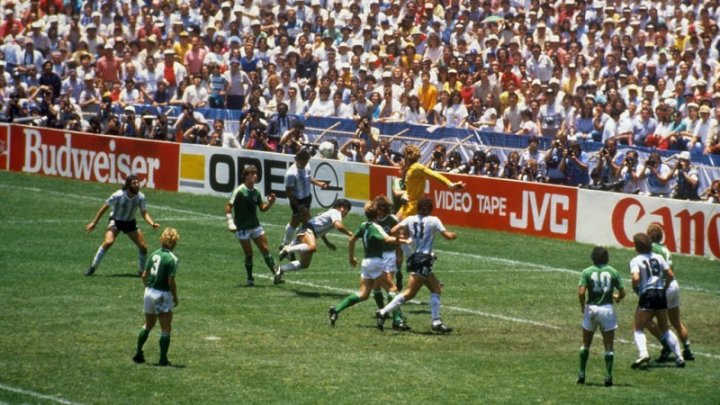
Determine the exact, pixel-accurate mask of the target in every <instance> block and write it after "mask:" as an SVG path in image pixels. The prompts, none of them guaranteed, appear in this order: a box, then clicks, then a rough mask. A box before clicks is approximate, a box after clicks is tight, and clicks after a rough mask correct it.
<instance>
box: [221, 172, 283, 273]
mask: <svg viewBox="0 0 720 405" xmlns="http://www.w3.org/2000/svg"><path fill="white" fill-rule="evenodd" d="M257 181H258V173H257V167H255V166H253V165H247V166H245V169H243V183H242V184H241V185H240V186H238V187H237V188H236V189H235V191H233V193H232V196H230V201H228V202H227V204H225V217H226V218H227V224H228V230H230V232H234V233H235V237H237V238H238V240H239V241H240V246H242V250H243V253H245V271H246V272H247V285H248V287H252V286H253V285H255V279H254V278H253V250H252V244H251V243H250V240H251V239H252V241H253V242H255V245H256V246H257V247H258V249H260V253H262V255H263V259H265V264H266V265H267V266H268V268H269V269H270V272H271V273H272V274H275V271H276V270H277V269H276V267H275V260H274V259H273V257H272V255H271V254H270V249H269V248H268V241H267V237H266V236H265V230H264V229H263V228H262V226H260V220H259V219H258V216H257V209H258V208H260V211H262V212H265V211H267V210H269V209H270V207H272V205H273V204H274V203H275V194H273V193H270V195H268V197H267V199H264V198H263V195H262V193H261V192H260V190H258V189H257V188H255V184H256V183H257ZM233 214H234V215H233Z"/></svg>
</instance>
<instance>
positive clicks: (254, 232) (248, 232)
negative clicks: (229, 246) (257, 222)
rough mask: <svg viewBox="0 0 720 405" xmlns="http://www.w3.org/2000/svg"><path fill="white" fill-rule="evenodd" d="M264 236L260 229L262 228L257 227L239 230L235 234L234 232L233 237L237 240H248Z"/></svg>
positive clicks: (262, 230)
mask: <svg viewBox="0 0 720 405" xmlns="http://www.w3.org/2000/svg"><path fill="white" fill-rule="evenodd" d="M264 234H265V230H264V229H263V228H262V226H258V227H257V228H255V229H239V230H238V231H237V232H235V237H236V238H238V240H249V239H255V238H259V237H260V236H263V235H264Z"/></svg>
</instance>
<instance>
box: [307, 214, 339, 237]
mask: <svg viewBox="0 0 720 405" xmlns="http://www.w3.org/2000/svg"><path fill="white" fill-rule="evenodd" d="M335 221H342V214H341V213H340V211H338V210H337V209H335V208H331V209H329V210H327V211H325V212H323V213H322V214H320V215H317V216H315V217H313V218H312V219H311V220H310V221H308V224H309V225H310V226H312V230H313V233H315V236H316V237H321V236H323V235H325V234H327V233H328V232H330V231H331V230H333V228H335Z"/></svg>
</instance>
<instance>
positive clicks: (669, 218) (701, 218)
mask: <svg viewBox="0 0 720 405" xmlns="http://www.w3.org/2000/svg"><path fill="white" fill-rule="evenodd" d="M653 222H656V223H658V224H660V225H661V226H662V228H663V230H664V231H665V241H664V243H665V245H666V246H667V247H668V249H670V251H672V252H676V253H682V254H688V255H695V256H708V257H715V258H720V210H718V206H717V205H716V204H705V203H702V202H688V201H679V200H671V199H667V198H654V197H646V196H638V195H628V194H619V193H607V192H605V193H604V192H601V191H591V190H580V191H579V193H578V231H577V241H578V242H585V243H594V244H602V245H614V246H622V247H627V248H632V247H633V241H632V240H633V235H635V234H636V233H638V232H645V231H646V230H647V226H648V225H650V224H651V223H653Z"/></svg>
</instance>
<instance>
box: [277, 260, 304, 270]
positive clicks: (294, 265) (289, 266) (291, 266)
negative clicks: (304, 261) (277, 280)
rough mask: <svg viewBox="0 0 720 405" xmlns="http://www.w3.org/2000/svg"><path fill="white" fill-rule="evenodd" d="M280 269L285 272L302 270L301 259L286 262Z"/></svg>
mask: <svg viewBox="0 0 720 405" xmlns="http://www.w3.org/2000/svg"><path fill="white" fill-rule="evenodd" d="M280 270H282V271H283V272H285V271H296V270H300V260H293V261H291V262H290V263H285V264H283V265H282V266H280Z"/></svg>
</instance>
